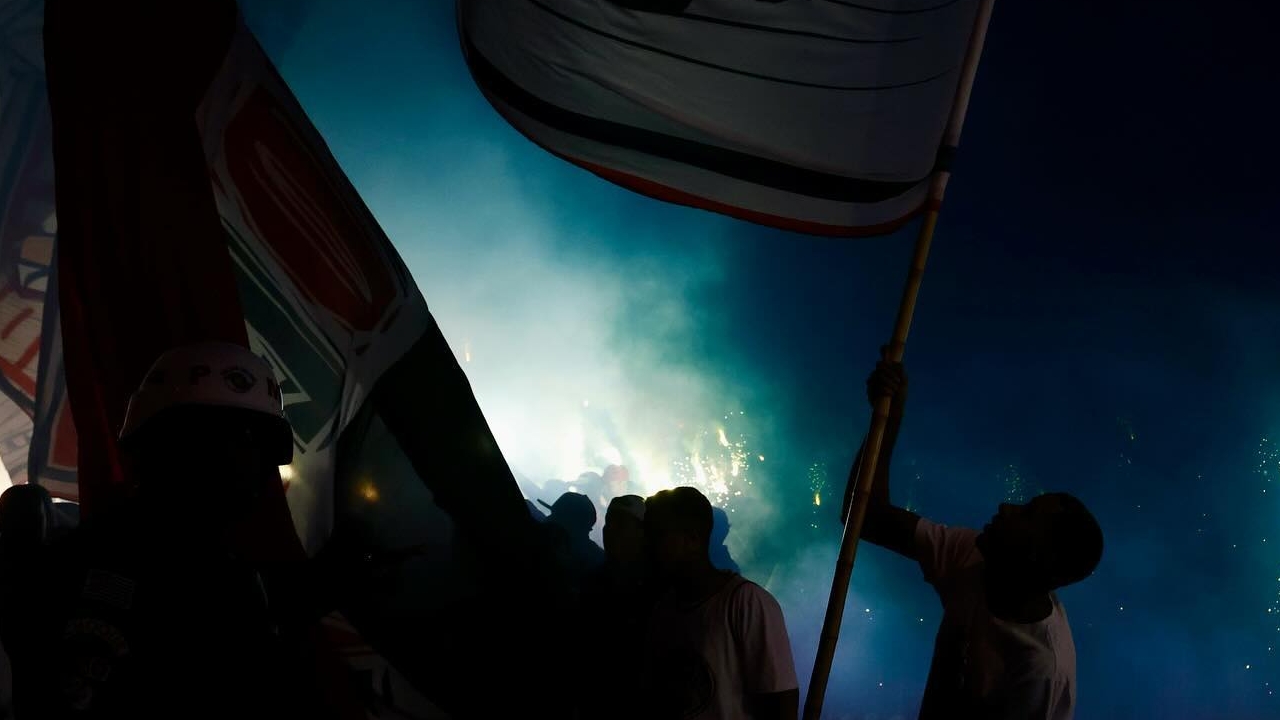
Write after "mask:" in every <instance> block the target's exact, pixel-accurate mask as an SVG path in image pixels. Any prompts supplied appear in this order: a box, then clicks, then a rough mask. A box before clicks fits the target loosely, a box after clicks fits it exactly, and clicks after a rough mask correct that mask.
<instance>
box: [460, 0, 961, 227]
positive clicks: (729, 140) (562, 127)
mask: <svg viewBox="0 0 1280 720" xmlns="http://www.w3.org/2000/svg"><path fill="white" fill-rule="evenodd" d="M978 7H979V0H783V1H782V2H753V1H745V2H744V1H743V0H458V23H459V34H460V36H461V42H462V48H463V53H464V55H465V57H466V59H467V63H468V66H469V67H470V70H471V73H472V76H473V78H474V79H475V82H476V84H477V85H478V86H479V88H480V89H481V91H482V92H483V93H484V95H485V96H486V97H487V98H488V100H489V102H490V103H491V104H492V105H493V107H494V108H495V109H496V110H497V111H498V112H499V113H500V114H501V115H502V116H503V117H504V118H505V119H506V120H507V121H508V122H509V123H510V124H511V125H512V126H513V127H515V128H516V129H517V130H519V131H520V132H521V133H523V134H524V135H526V136H527V137H528V138H529V139H531V140H532V141H533V142H535V143H537V144H538V145H541V146H542V147H544V148H546V149H547V150H549V151H550V152H552V153H554V154H556V155H558V156H560V157H562V158H565V159H566V160H568V161H570V162H572V163H574V164H576V165H578V166H581V167H583V168H585V169H587V170H590V171H591V172H593V173H596V174H597V175H599V176H601V177H603V178H605V179H608V180H610V181H612V182H615V183H617V184H619V185H622V186H623V187H627V188H630V189H632V190H635V191H637V192H640V193H643V194H645V195H649V196H651V197H655V198H658V199H660V200H664V201H669V202H674V203H678V204H684V205H690V206H693V207H698V208H703V209H707V210H712V211H716V212H720V213H724V214H727V215H731V216H734V217H737V218H741V219H744V220H748V221H751V222H755V223H760V224H763V225H768V226H773V227H778V228H783V229H788V230H796V231H800V232H806V233H812V234H819V235H831V236H857V235H872V234H879V233H885V232H889V231H892V230H894V229H896V228H898V227H900V226H901V225H902V224H904V223H905V222H906V221H908V220H909V219H910V218H912V217H913V216H915V215H916V214H917V213H918V212H919V211H921V210H922V209H923V208H924V207H925V205H926V203H927V202H928V189H929V184H930V181H931V179H932V177H933V174H934V172H935V171H936V170H937V169H938V167H939V164H943V165H945V163H946V162H947V160H948V157H949V153H950V149H948V148H944V147H942V145H943V131H944V129H945V126H946V122H947V118H948V115H949V113H950V110H951V107H952V104H953V101H954V99H955V93H956V89H957V86H958V83H959V80H960V75H961V65H962V64H963V60H964V56H965V50H966V48H967V46H968V44H969V39H970V36H971V35H972V32H973V29H974V20H975V17H976V13H977V10H978Z"/></svg>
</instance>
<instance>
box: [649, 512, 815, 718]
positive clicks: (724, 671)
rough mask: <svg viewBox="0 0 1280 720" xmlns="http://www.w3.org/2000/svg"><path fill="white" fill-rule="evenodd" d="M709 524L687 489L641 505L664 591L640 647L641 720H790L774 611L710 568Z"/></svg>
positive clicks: (777, 610) (795, 686)
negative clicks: (643, 649) (643, 665)
mask: <svg viewBox="0 0 1280 720" xmlns="http://www.w3.org/2000/svg"><path fill="white" fill-rule="evenodd" d="M713 522H714V521H713V519H712V512H711V503H709V502H708V501H707V498H706V497H704V496H703V495H702V493H700V492H698V491H697V490H696V489H695V488H691V487H680V488H676V489H674V490H664V491H662V492H660V493H658V494H656V495H654V496H653V497H651V498H649V499H648V500H646V501H645V518H644V531H645V545H646V548H647V552H648V554H649V557H650V559H651V562H652V567H653V570H654V572H655V573H656V574H657V580H658V581H659V582H660V583H661V584H662V585H663V586H664V587H665V588H666V590H665V591H664V592H663V594H662V595H661V596H660V598H659V599H658V602H657V604H656V606H655V607H654V610H653V614H652V616H651V618H650V621H649V630H648V638H647V642H646V645H647V653H646V654H647V660H648V662H647V681H648V682H647V685H648V692H647V693H646V696H647V698H648V701H649V703H650V704H651V707H649V708H648V717H650V718H653V719H654V720H665V719H666V718H684V719H693V718H699V719H702V718H706V719H710V718H717V719H718V718H754V719H756V720H761V719H763V718H795V717H796V713H797V709H798V705H799V699H800V691H799V683H798V682H797V681H796V671H795V665H794V663H793V661H792V657H791V643H790V641H789V639H788V637H787V628H786V622H785V621H784V619H783V616H782V608H781V607H779V606H778V602H777V601H776V600H775V599H774V598H773V596H772V595H770V594H769V592H768V591H767V590H765V589H764V588H762V587H760V586H759V585H756V584H755V583H753V582H750V581H749V580H746V579H745V578H743V577H742V576H740V575H737V574H735V573H732V572H727V571H723V570H717V569H716V568H715V566H713V565H712V564H711V558H710V555H709V553H708V546H709V545H710V542H711V530H712V525H713Z"/></svg>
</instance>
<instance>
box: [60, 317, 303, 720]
mask: <svg viewBox="0 0 1280 720" xmlns="http://www.w3.org/2000/svg"><path fill="white" fill-rule="evenodd" d="M120 447H121V450H122V453H123V460H124V464H125V467H126V470H127V477H128V479H129V480H130V481H131V489H132V492H131V495H130V498H129V500H128V502H127V503H125V504H124V505H122V506H121V507H119V508H113V509H112V512H110V513H107V514H103V515H102V516H101V517H99V516H93V517H90V518H87V519H86V521H85V522H84V523H83V524H82V525H81V526H80V527H79V528H77V530H76V532H75V533H73V534H72V535H71V536H69V538H68V541H67V546H66V547H65V548H63V551H62V552H63V557H61V558H60V559H59V561H58V562H59V565H60V566H62V567H66V568H69V570H70V572H69V574H68V575H67V576H66V580H65V582H64V583H63V584H62V586H61V592H60V595H61V596H63V597H64V598H65V604H64V606H63V607H62V609H61V612H60V617H61V618H63V619H64V620H63V621H62V622H61V623H60V624H61V628H60V630H59V635H60V637H59V638H58V639H57V640H56V642H57V648H58V649H57V651H56V658H55V659H54V662H53V667H52V668H50V671H51V672H50V675H51V677H52V678H54V684H55V687H53V688H52V689H51V692H50V695H51V697H50V700H49V702H50V704H51V708H50V710H49V712H48V713H46V714H47V715H49V716H53V717H60V716H74V717H85V718H95V717H164V716H186V717H191V716H211V717H213V716H216V717H233V716H241V715H246V714H248V715H255V716H256V715H263V716H269V715H274V716H280V717H285V716H289V717H324V716H325V714H324V713H323V712H322V708H320V707H319V706H318V700H317V698H318V694H317V693H315V692H313V688H311V687H310V685H309V683H310V680H309V679H308V678H306V677H304V675H305V672H306V671H305V670H304V669H303V668H305V667H306V666H307V662H306V661H305V659H300V658H298V657H296V652H297V650H296V648H297V647H300V645H295V644H294V643H293V640H294V639H296V638H295V636H294V633H293V631H292V630H291V628H289V627H287V626H286V625H285V624H284V623H283V622H282V617H283V616H282V614H281V613H280V612H279V610H278V608H276V607H275V606H274V604H273V603H272V598H271V596H270V594H269V593H268V592H267V585H266V584H265V583H264V579H263V576H262V575H261V574H260V573H259V572H258V569H257V568H254V567H253V566H251V565H250V564H248V563H247V562H245V561H244V560H242V559H240V558H238V557H236V555H235V554H234V553H233V551H232V550H231V543H230V542H229V539H230V533H231V531H232V530H233V529H234V528H235V527H236V525H237V523H238V522H239V521H240V520H241V519H243V518H244V517H245V515H246V514H247V513H248V512H249V511H250V510H251V509H252V508H253V506H254V501H255V499H256V498H257V497H258V496H259V495H260V494H261V493H262V492H263V491H264V490H265V489H267V487H268V483H278V482H280V478H279V473H278V466H280V465H283V464H287V463H288V462H290V461H291V459H292V455H293V433H292V431H291V429H290V426H289V423H288V422H287V421H286V420H285V417H284V413H283V406H282V402H281V393H280V386H279V384H278V383H277V381H276V379H275V375H274V374H273V372H272V370H271V368H270V366H268V365H267V364H266V363H265V362H264V361H263V360H261V359H260V358H258V357H256V356H254V355H253V353H251V352H250V351H249V350H247V349H246V348H244V347H241V346H238V345H234V344H228V343H212V342H209V343H199V344H195V345H190V346H185V347H180V348H176V349H174V350H171V351H169V352H166V353H164V354H163V355H162V356H161V357H160V359H159V360H157V361H156V363H155V364H154V365H153V366H152V368H151V369H150V370H149V371H148V372H147V374H146V376H145V377H144V378H143V380H142V382H141V384H140V385H139V387H138V389H137V391H136V392H135V393H134V394H133V396H132V398H131V399H130V402H129V407H128V411H127V413H126V417H125V421H124V425H123V428H122V429H121V431H120Z"/></svg>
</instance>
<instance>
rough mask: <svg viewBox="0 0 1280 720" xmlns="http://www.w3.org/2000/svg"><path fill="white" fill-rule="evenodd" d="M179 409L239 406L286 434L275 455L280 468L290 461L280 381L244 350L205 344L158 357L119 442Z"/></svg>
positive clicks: (132, 405) (132, 401)
mask: <svg viewBox="0 0 1280 720" xmlns="http://www.w3.org/2000/svg"><path fill="white" fill-rule="evenodd" d="M181 406H213V407H226V408H239V409H242V410H249V411H251V412H256V413H260V414H262V415H263V416H266V417H267V418H270V419H274V420H276V421H278V423H279V424H280V426H281V428H282V433H283V434H284V435H286V437H284V438H282V442H281V443H280V453H279V454H280V455H282V456H283V455H288V457H285V458H284V461H283V462H282V463H280V464H282V465H283V464H286V463H288V462H290V460H291V459H292V454H293V432H292V430H291V429H290V428H289V424H288V420H287V419H286V418H285V415H284V399H283V397H282V395H281V393H280V383H279V382H278V381H277V380H276V376H275V373H274V372H272V370H271V366H270V365H268V364H267V363H266V362H265V361H264V360H262V359H261V358H259V357H257V356H256V355H254V354H253V353H252V352H250V351H249V350H248V349H247V348H244V347H242V346H240V345H235V344H232V343H225V342H203V343H196V344H193V345H186V346H183V347H179V348H174V349H173V350H170V351H168V352H166V353H165V354H163V355H161V356H160V359H159V360H157V361H156V362H155V364H154V365H152V366H151V369H150V370H148V371H147V375H146V377H145V378H143V380H142V384H141V385H140V386H139V387H138V389H137V391H136V392H134V393H133V396H132V397H130V398H129V409H128V410H127V411H126V412H125V416H124V425H123V426H122V427H121V428H120V439H121V440H125V439H127V438H130V437H132V436H133V435H135V434H137V432H138V431H139V430H141V429H142V427H143V426H144V425H146V424H147V422H148V421H150V420H151V419H152V418H154V417H155V416H157V415H159V414H160V413H162V412H164V411H166V410H169V409H170V408H175V407H181ZM286 450H287V452H286Z"/></svg>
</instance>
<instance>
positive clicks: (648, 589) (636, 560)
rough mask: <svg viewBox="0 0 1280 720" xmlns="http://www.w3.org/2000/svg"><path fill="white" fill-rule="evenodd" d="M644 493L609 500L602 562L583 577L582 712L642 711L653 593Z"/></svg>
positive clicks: (623, 716) (626, 715) (612, 718)
mask: <svg viewBox="0 0 1280 720" xmlns="http://www.w3.org/2000/svg"><path fill="white" fill-rule="evenodd" d="M644 509H645V504H644V498H642V497H640V496H639V495H623V496H620V497H616V498H614V499H613V501H612V502H610V503H609V509H608V511H607V512H606V513H605V519H604V552H605V562H604V565H603V566H601V567H600V568H598V569H597V570H595V571H594V572H593V573H591V575H590V576H589V577H588V579H587V582H586V585H585V587H584V590H583V597H582V605H583V616H584V617H585V618H586V623H585V625H586V628H587V630H588V640H587V644H586V648H585V651H586V653H587V654H588V656H589V657H591V661H590V662H589V663H588V664H587V668H586V669H587V677H586V679H585V681H584V682H585V685H586V690H587V692H586V693H585V694H586V696H587V697H586V702H585V705H584V707H583V709H582V710H583V714H582V717H583V718H588V719H590V718H599V719H600V720H606V719H608V720H630V719H632V718H635V719H637V720H638V719H639V718H643V717H644V713H643V706H642V704H641V703H639V702H637V698H638V697H640V695H641V694H642V693H643V690H644V686H643V673H644V648H645V633H646V631H647V628H648V621H649V613H650V612H651V611H652V609H653V603H654V600H655V599H656V598H655V595H654V591H653V586H652V583H650V582H648V578H647V573H646V562H645V544H644Z"/></svg>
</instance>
